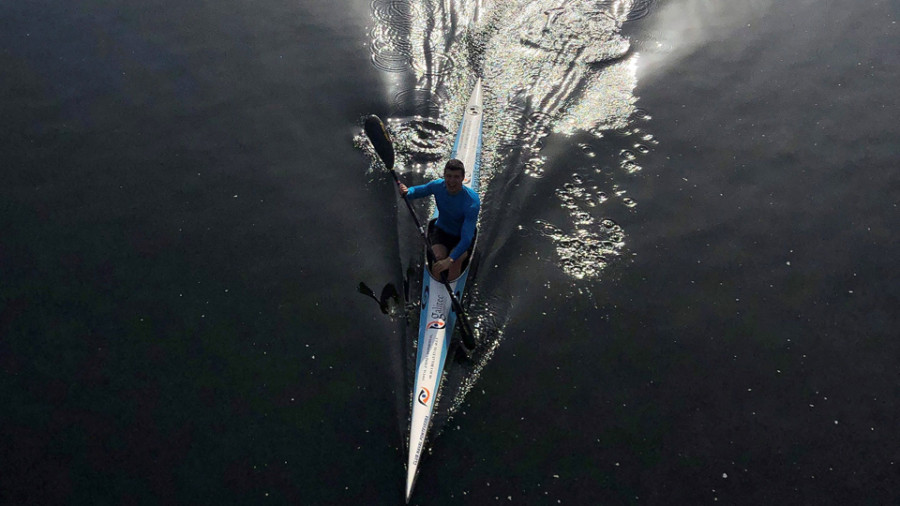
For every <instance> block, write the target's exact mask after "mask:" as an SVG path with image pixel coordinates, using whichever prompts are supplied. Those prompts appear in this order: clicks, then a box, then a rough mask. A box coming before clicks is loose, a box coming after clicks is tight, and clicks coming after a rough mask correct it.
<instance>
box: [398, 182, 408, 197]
mask: <svg viewBox="0 0 900 506" xmlns="http://www.w3.org/2000/svg"><path fill="white" fill-rule="evenodd" d="M407 193H409V188H407V187H406V185H405V184H403V183H400V195H403V196H404V197H405V196H406V194H407Z"/></svg>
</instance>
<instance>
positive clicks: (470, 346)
mask: <svg viewBox="0 0 900 506" xmlns="http://www.w3.org/2000/svg"><path fill="white" fill-rule="evenodd" d="M364 129H365V131H366V137H368V138H369V142H371V143H372V147H373V148H375V153H377V154H378V157H379V158H381V161H382V162H384V166H385V167H387V169H388V171H389V172H390V173H391V176H392V177H393V178H394V182H395V183H396V184H397V190H398V192H399V189H400V178H399V177H398V176H397V171H395V170H394V143H393V142H391V136H390V135H388V133H387V129H385V128H384V123H382V122H381V119H380V118H379V117H378V116H375V115H374V114H373V115H371V116H369V117H367V118H366V123H365V126H364ZM400 198H401V199H402V200H403V202H405V203H406V208H407V209H409V214H410V215H412V218H413V221H415V222H416V228H417V229H419V234H420V235H421V236H422V239H424V240H425V246H426V247H427V249H426V251H427V254H428V256H429V258H432V257H433V253H432V250H431V240H430V239H429V238H428V231H427V230H426V229H425V227H424V226H422V222H420V221H419V217H418V216H417V215H416V212H415V211H414V210H413V207H412V204H411V203H410V202H409V200H407V199H406V197H404V196H403V195H401V196H400ZM426 268H427V266H426ZM441 283H443V284H444V287H446V288H447V293H448V294H450V303H451V306H452V307H453V312H454V313H456V317H457V319H459V328H460V333H461V334H462V338H463V345H464V346H465V348H466V349H467V350H469V351H471V350H474V349H475V334H474V333H473V332H472V327H471V326H470V325H469V319H468V318H466V313H465V312H464V311H463V308H462V304H460V303H459V299H458V298H457V297H456V294H455V293H454V292H453V288H451V287H450V282H449V281H447V271H444V272H442V273H441Z"/></svg>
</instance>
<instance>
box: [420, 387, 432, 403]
mask: <svg viewBox="0 0 900 506" xmlns="http://www.w3.org/2000/svg"><path fill="white" fill-rule="evenodd" d="M429 399H431V392H429V391H428V389H427V388H425V387H422V390H419V404H421V405H423V406H427V405H428V400H429Z"/></svg>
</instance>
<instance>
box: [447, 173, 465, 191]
mask: <svg viewBox="0 0 900 506" xmlns="http://www.w3.org/2000/svg"><path fill="white" fill-rule="evenodd" d="M462 184H463V171H461V170H449V169H444V185H446V186H447V191H448V192H450V193H456V192H458V191H459V190H462Z"/></svg>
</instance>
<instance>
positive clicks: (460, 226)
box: [400, 158, 481, 281]
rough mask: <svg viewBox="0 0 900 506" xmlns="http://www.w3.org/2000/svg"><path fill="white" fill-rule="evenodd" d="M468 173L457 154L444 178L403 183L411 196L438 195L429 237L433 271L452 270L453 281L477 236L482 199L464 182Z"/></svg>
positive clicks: (406, 194) (435, 273) (405, 193)
mask: <svg viewBox="0 0 900 506" xmlns="http://www.w3.org/2000/svg"><path fill="white" fill-rule="evenodd" d="M465 177H466V168H465V167H464V166H463V163H462V162H461V161H459V160H457V159H455V158H454V159H452V160H450V161H449V162H447V165H445V166H444V178H443V179H435V180H434V181H432V182H430V183H426V184H423V185H419V186H413V187H412V188H407V187H406V185H404V184H403V183H401V184H400V193H401V194H403V196H404V197H406V198H407V199H420V198H422V197H427V196H428V195H434V203H435V204H436V205H437V208H438V218H437V223H435V226H434V229H433V230H432V231H431V234H430V236H429V239H430V240H431V247H432V251H433V252H434V257H435V260H436V261H435V262H434V265H433V266H432V268H431V274H432V275H433V276H434V277H436V278H438V279H440V277H441V275H440V273H441V272H443V271H446V270H449V271H450V272H449V273H448V277H447V279H448V280H449V281H453V280H454V279H456V278H458V277H459V275H460V272H461V271H462V264H463V262H464V261H465V260H466V258H467V257H468V255H469V252H468V251H467V250H468V249H469V246H471V245H472V240H473V239H474V238H475V225H476V224H477V223H478V212H479V211H480V210H481V201H480V200H479V199H478V193H477V192H476V191H475V190H473V189H471V188H469V187H468V186H465V185H464V184H463V180H464V179H465Z"/></svg>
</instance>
